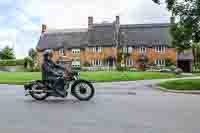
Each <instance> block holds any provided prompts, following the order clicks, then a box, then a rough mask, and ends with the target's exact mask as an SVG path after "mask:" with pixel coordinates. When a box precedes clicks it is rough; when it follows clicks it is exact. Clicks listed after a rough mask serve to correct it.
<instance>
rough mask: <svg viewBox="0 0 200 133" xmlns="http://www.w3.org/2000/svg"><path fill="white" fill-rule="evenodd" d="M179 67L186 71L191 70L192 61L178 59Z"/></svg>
mask: <svg viewBox="0 0 200 133" xmlns="http://www.w3.org/2000/svg"><path fill="white" fill-rule="evenodd" d="M178 68H181V69H182V70H183V71H184V72H191V61H187V60H185V61H178Z"/></svg>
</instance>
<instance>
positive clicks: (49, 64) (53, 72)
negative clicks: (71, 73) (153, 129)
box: [42, 59, 64, 80]
mask: <svg viewBox="0 0 200 133" xmlns="http://www.w3.org/2000/svg"><path fill="white" fill-rule="evenodd" d="M58 69H61V70H63V71H64V67H62V66H61V65H58V64H55V63H54V62H53V61H52V60H48V59H46V60H44V63H43V64H42V80H55V79H56V78H57V77H60V76H62V75H63V73H62V74H61V73H59V72H58Z"/></svg>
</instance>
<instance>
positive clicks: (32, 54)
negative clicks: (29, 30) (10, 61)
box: [28, 48, 37, 60]
mask: <svg viewBox="0 0 200 133" xmlns="http://www.w3.org/2000/svg"><path fill="white" fill-rule="evenodd" d="M28 56H30V57H31V58H32V59H33V60H35V58H36V56H37V52H36V50H35V49H33V48H31V49H30V50H29V51H28Z"/></svg>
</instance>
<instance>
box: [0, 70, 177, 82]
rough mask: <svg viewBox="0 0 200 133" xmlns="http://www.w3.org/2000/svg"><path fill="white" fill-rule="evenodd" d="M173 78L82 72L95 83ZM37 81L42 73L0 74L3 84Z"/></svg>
mask: <svg viewBox="0 0 200 133" xmlns="http://www.w3.org/2000/svg"><path fill="white" fill-rule="evenodd" d="M173 77H176V75H175V74H170V73H158V72H116V71H115V72H104V71H98V72H81V79H86V80H93V81H94V80H95V81H112V80H142V79H157V78H173ZM37 79H41V73H39V72H0V83H1V84H23V83H25V82H28V81H31V80H37Z"/></svg>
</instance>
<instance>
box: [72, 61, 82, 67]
mask: <svg viewBox="0 0 200 133" xmlns="http://www.w3.org/2000/svg"><path fill="white" fill-rule="evenodd" d="M72 66H73V67H80V60H77V59H74V60H73V61H72Z"/></svg>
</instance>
